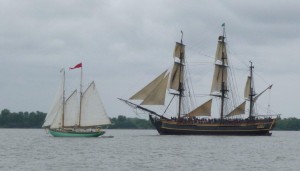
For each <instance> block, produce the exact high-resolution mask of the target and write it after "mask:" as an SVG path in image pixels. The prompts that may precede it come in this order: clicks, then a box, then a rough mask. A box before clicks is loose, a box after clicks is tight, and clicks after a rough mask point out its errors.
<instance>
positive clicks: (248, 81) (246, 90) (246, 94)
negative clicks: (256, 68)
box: [244, 76, 251, 100]
mask: <svg viewBox="0 0 300 171" xmlns="http://www.w3.org/2000/svg"><path fill="white" fill-rule="evenodd" d="M250 81H251V77H249V76H248V78H247V82H246V86H245V91H244V97H245V99H248V100H249V96H250V91H251V90H250Z"/></svg>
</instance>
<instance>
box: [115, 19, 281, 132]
mask: <svg viewBox="0 0 300 171" xmlns="http://www.w3.org/2000/svg"><path fill="white" fill-rule="evenodd" d="M225 39H226V37H225V25H224V26H223V34H222V35H221V36H219V38H218V45H217V50H216V55H215V60H214V64H215V65H214V74H213V79H212V86H211V91H210V97H211V98H210V99H209V100H208V101H206V102H204V103H203V104H202V105H200V106H198V107H196V108H194V109H192V110H190V111H189V112H184V111H185V110H183V108H184V104H186V103H185V102H184V97H186V96H188V94H189V93H186V92H185V91H186V89H187V88H188V86H187V85H186V84H185V80H186V78H185V69H186V62H185V45H184V44H183V42H182V37H181V42H176V45H175V50H174V55H173V56H174V65H173V68H172V69H171V70H166V71H164V72H163V73H162V74H161V75H159V76H158V77H157V78H155V79H154V80H153V81H152V82H150V83H149V84H148V85H146V86H145V87H144V88H143V89H141V90H140V91H139V92H137V93H136V94H134V95H133V96H132V97H131V98H130V99H129V100H124V99H120V100H121V101H123V102H125V103H126V104H128V105H129V106H131V107H133V108H135V109H140V110H142V111H145V112H147V113H148V114H149V119H150V121H151V122H152V124H153V125H154V126H155V128H156V129H157V131H158V132H159V134H162V135H164V134H166V135H271V134H272V133H271V130H272V129H273V128H274V126H275V123H276V115H260V114H258V113H254V106H255V103H256V101H257V99H258V98H259V97H260V96H261V95H262V94H263V93H264V92H265V91H267V90H268V89H271V87H272V85H270V86H268V87H267V88H266V89H265V90H263V91H262V92H261V93H259V94H256V93H255V90H254V81H253V68H254V67H253V65H252V62H251V61H250V67H249V69H250V74H249V76H248V78H247V82H246V86H245V90H244V97H245V98H244V100H243V102H242V103H240V104H237V105H236V106H235V107H233V108H231V109H230V107H229V104H230V100H231V101H237V100H236V99H234V98H235V97H233V96H232V95H230V92H233V91H235V90H234V89H230V86H229V85H230V83H229V82H230V81H231V79H229V76H228V75H229V62H228V61H229V60H228V56H227V50H226V41H225ZM167 90H168V91H167ZM166 92H169V94H170V95H171V96H173V98H177V99H178V100H177V102H178V104H177V106H176V108H177V114H175V116H174V117H166V116H165V115H164V114H165V113H163V114H159V113H156V112H155V111H153V110H150V109H148V107H147V108H146V107H145V105H154V106H155V105H165V100H166V99H165V96H166ZM173 98H172V99H171V100H170V101H171V102H172V101H173ZM132 100H142V102H141V103H140V104H136V103H133V102H132ZM214 101H217V102H216V103H217V104H219V117H217V118H213V117H212V104H213V102H214ZM171 102H170V103H171ZM170 103H169V104H168V105H167V106H166V110H165V111H167V108H168V107H169V105H170ZM246 104H247V106H249V107H248V108H249V109H248V111H249V112H247V117H241V116H245V115H246ZM225 109H226V110H225ZM228 109H230V110H228Z"/></svg>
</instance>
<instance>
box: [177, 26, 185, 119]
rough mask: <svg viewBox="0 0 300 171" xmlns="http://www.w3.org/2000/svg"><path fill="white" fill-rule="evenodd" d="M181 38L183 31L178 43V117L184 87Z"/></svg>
mask: <svg viewBox="0 0 300 171" xmlns="http://www.w3.org/2000/svg"><path fill="white" fill-rule="evenodd" d="M182 38H183V32H182V31H181V40H180V43H181V46H180V57H179V60H180V65H179V89H178V91H179V102H178V103H179V104H178V119H179V118H180V114H181V103H182V96H183V91H184V88H183V81H182V80H183V78H182V73H183V60H184V54H183V51H182V44H183V43H182Z"/></svg>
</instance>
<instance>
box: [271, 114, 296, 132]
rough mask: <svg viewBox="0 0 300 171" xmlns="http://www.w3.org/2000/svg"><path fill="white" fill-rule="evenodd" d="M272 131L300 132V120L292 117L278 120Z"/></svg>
mask: <svg viewBox="0 0 300 171" xmlns="http://www.w3.org/2000/svg"><path fill="white" fill-rule="evenodd" d="M274 130H287V131H299V130H300V119H297V118H294V117H293V118H284V119H278V121H277V124H276V126H275V128H274Z"/></svg>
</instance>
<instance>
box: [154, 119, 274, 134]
mask: <svg viewBox="0 0 300 171" xmlns="http://www.w3.org/2000/svg"><path fill="white" fill-rule="evenodd" d="M150 120H151V122H152V124H153V125H154V126H155V128H156V130H157V131H158V132H159V134H161V135H237V136H242V135H245V136H255V135H260V136H270V135H272V133H271V130H272V128H273V127H274V126H275V120H272V121H271V122H266V123H250V124H235V125H232V124H231V125H230V124H191V123H190V124H189V123H177V122H172V121H166V120H161V119H157V118H153V117H152V116H150Z"/></svg>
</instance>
